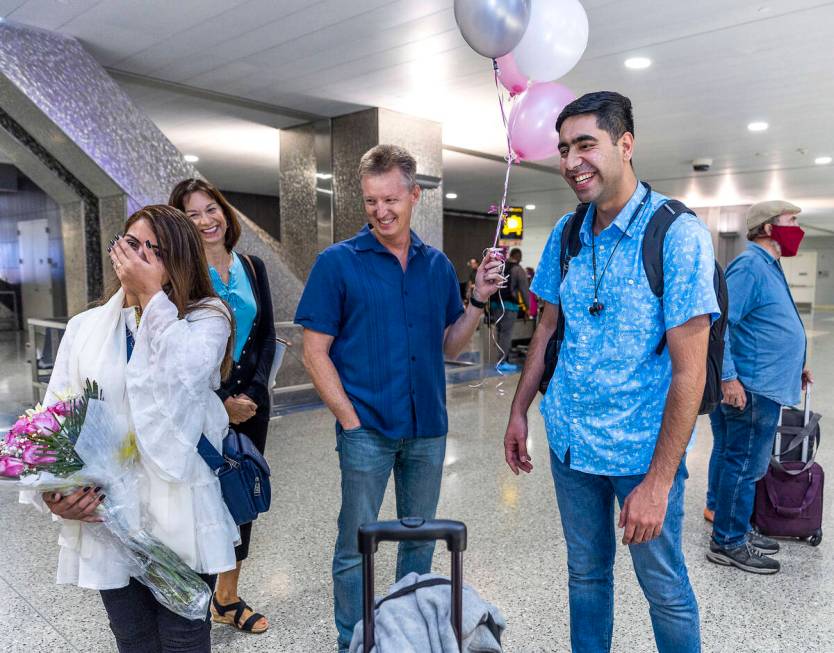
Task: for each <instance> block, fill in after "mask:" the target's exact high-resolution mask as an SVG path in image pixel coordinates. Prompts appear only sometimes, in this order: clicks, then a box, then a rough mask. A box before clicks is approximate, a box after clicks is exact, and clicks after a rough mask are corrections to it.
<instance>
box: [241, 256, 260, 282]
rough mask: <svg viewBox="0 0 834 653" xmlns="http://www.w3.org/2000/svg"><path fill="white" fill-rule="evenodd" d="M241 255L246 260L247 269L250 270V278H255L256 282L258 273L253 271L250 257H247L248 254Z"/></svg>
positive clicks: (253, 265) (253, 267) (253, 266)
mask: <svg viewBox="0 0 834 653" xmlns="http://www.w3.org/2000/svg"><path fill="white" fill-rule="evenodd" d="M241 256H242V257H243V258H244V259H245V260H246V263H247V265H249V269H250V270H252V278H253V279H255V283H258V273H257V272H255V264H254V263H252V259H251V258H249V254H241Z"/></svg>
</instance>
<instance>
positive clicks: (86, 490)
mask: <svg viewBox="0 0 834 653" xmlns="http://www.w3.org/2000/svg"><path fill="white" fill-rule="evenodd" d="M89 491H90V486H89V485H88V486H87V487H85V488H82V492H89Z"/></svg>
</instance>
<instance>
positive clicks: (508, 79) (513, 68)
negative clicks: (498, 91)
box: [497, 52, 530, 95]
mask: <svg viewBox="0 0 834 653" xmlns="http://www.w3.org/2000/svg"><path fill="white" fill-rule="evenodd" d="M497 61H498V81H499V82H501V85H502V86H503V87H504V88H506V89H507V90H508V91H509V92H510V95H518V94H519V93H524V91H526V90H527V87H528V86H529V84H530V78H529V77H527V75H525V74H524V73H523V72H521V71H520V70H519V69H518V66H517V65H516V63H515V57H513V53H512V52H510V53H509V54H505V55H504V56H503V57H498V59H497Z"/></svg>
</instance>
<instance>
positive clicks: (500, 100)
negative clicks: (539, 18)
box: [492, 59, 516, 248]
mask: <svg viewBox="0 0 834 653" xmlns="http://www.w3.org/2000/svg"><path fill="white" fill-rule="evenodd" d="M492 72H493V77H494V78H495V90H496V92H497V93H498V107H499V109H500V110H501V121H502V122H503V123H504V133H505V134H506V135H507V156H506V157H505V158H506V160H507V171H506V173H505V174H504V194H503V195H502V196H501V208H500V210H499V213H498V224H497V225H496V228H495V238H494V239H493V241H492V246H493V248H495V247H498V240H499V238H500V237H501V227H502V226H503V225H504V218H505V216H506V215H507V211H508V210H509V207H508V206H507V195H508V194H509V189H510V170H511V169H512V167H513V161H514V160H515V158H516V157H515V154H514V153H513V143H512V136H511V134H510V126H509V123H508V122H507V111H506V109H505V107H504V94H503V93H502V92H501V84H500V80H499V76H500V74H501V70H500V68H499V67H498V60H497V59H493V60H492ZM512 100H513V98H512V97H510V101H512Z"/></svg>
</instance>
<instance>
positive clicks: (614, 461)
mask: <svg viewBox="0 0 834 653" xmlns="http://www.w3.org/2000/svg"><path fill="white" fill-rule="evenodd" d="M645 193H646V190H645V187H644V186H643V185H642V184H638V186H637V189H636V190H635V192H634V194H633V195H632V197H631V199H630V200H629V201H628V203H627V204H626V205H625V206H624V207H623V209H622V210H621V211H620V213H619V214H618V215H617V217H616V218H615V219H614V221H613V222H612V223H611V224H610V225H609V226H608V227H607V228H606V229H605V230H603V231H602V232H601V233H600V234H599V235H598V236H597V237H596V239H595V240H596V256H597V277H598V278H599V275H600V273H601V270H602V268H603V267H604V266H605V264H606V261H608V260H609V257H611V260H610V263H609V264H608V269H607V271H606V272H605V275H604V277H603V279H602V282H601V284H600V286H599V292H598V297H599V301H600V302H601V303H602V304H603V305H604V306H605V309H604V310H603V311H602V312H601V313H600V314H599V315H598V316H593V315H591V314H590V313H589V312H588V308H589V307H590V306H591V304H592V303H593V299H594V282H593V268H592V250H591V226H592V225H593V218H594V206H593V205H591V207H590V208H589V210H588V213H587V214H586V216H585V221H584V223H583V225H582V229H581V231H580V239H581V241H582V249H581V250H580V251H579V254H578V255H577V257H576V258H574V259H572V260H571V262H570V268H569V270H568V274H567V276H566V277H565V280H564V282H562V281H561V279H560V270H559V249H560V241H561V234H562V229H563V227H564V225H565V223H566V222H567V218H568V217H569V216H564V217H563V218H562V219H561V220H560V221H559V222H558V223H557V225H556V227H555V228H554V229H553V231H552V233H551V234H550V238H549V240H548V242H547V245H546V246H545V249H544V253H543V254H542V258H541V262H540V263H539V267H538V269H537V270H536V276H535V277H534V279H533V287H532V291H533V292H534V293H535V294H536V295H537V296H539V297H541V298H542V299H544V300H545V301H547V302H551V303H554V304H560V307H561V310H562V311H563V312H564V315H565V340H564V342H563V344H562V349H561V352H560V355H559V363H558V365H557V367H556V372H555V373H554V375H553V379H552V380H551V382H550V386H549V388H548V390H547V393H546V394H545V396H544V398H543V399H542V401H541V412H542V415H543V416H544V420H545V426H546V428H547V437H548V442H549V444H550V447H551V449H553V451H554V453H555V454H556V455H557V456H559V458H560V459H561V460H563V461H564V459H565V454H566V452H567V451H568V449H570V465H571V468H572V469H577V470H580V471H583V472H588V473H591V474H600V475H606V476H629V475H635V474H644V473H646V472H647V471H648V468H649V463H650V462H651V459H652V455H653V454H654V448H655V444H656V442H657V437H658V435H659V433H660V423H661V420H662V418H663V411H664V408H665V405H666V394H667V392H668V390H669V384H670V382H671V379H672V366H671V361H670V358H669V351H668V348H665V349H664V350H663V353H662V354H661V355H657V354H656V353H655V348H656V347H657V345H658V343H659V342H660V340H661V338H662V336H663V334H664V333H665V332H666V331H667V330H668V329H671V328H674V327H676V326H680V325H681V324H683V323H685V322H687V321H688V320H690V319H691V318H693V317H696V316H698V315H711V318H712V319H715V318H717V317H718V314H719V309H718V303H717V301H716V298H715V291H714V289H713V271H714V266H715V259H714V254H713V248H712V238H711V236H710V233H709V230H708V229H707V228H706V226H705V225H704V224H703V223H702V222H701V221H700V220H698V218H696V217H695V216H694V215H682V216H680V217H679V218H678V219H677V220H675V221H674V222H673V223H672V225H671V227H670V228H669V231H668V233H667V234H666V239H665V241H664V246H663V273H664V297H663V302H661V301H660V300H659V299H658V298H657V297H656V296H655V295H654V294H653V293H652V290H651V287H650V286H649V281H648V278H647V277H646V273H645V271H644V269H643V255H642V245H643V234H644V232H645V228H646V225H647V224H648V220H649V218H650V217H651V216H652V215H653V214H654V212H655V210H656V209H657V208H658V207H659V206H660V205H661V204H663V202H665V201H666V200H667V198H666V197H664V196H663V195H660V194H659V193H655V192H652V195H651V197H650V198H649V199H648V200H647V201H646V203H645V205H644V206H643V207H642V209H641V208H640V202H641V200H642V199H643V197H644V195H645ZM635 212H637V214H636V217H635V218H634V222H633V223H632V224H631V227H629V228H628V230H627V231H626V227H627V225H628V223H629V220H630V219H631V217H632V215H634V214H635ZM623 232H625V236H623V238H622V241H621V242H620V244H619V246H618V247H617V249H616V252H615V253H614V254H613V256H611V253H612V250H613V249H614V247H615V245H616V243H617V241H618V240H619V239H620V236H622V235H623Z"/></svg>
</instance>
